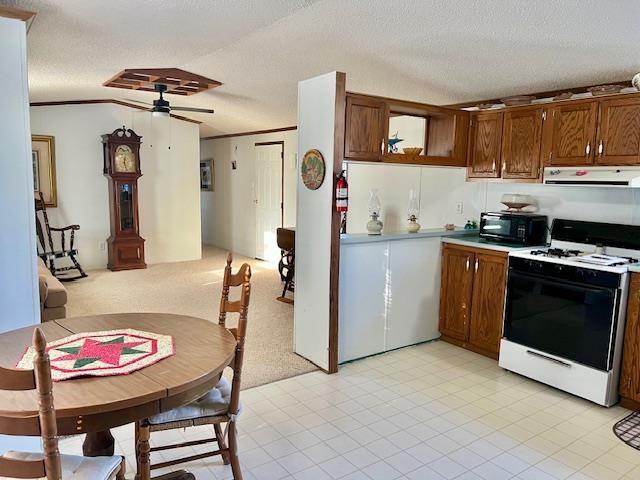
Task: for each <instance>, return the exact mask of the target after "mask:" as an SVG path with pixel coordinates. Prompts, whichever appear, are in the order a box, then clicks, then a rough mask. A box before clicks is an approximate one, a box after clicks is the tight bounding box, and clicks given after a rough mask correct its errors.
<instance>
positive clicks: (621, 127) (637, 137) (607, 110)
mask: <svg viewBox="0 0 640 480" xmlns="http://www.w3.org/2000/svg"><path fill="white" fill-rule="evenodd" d="M596 164H598V165H636V164H640V99H639V98H628V99H622V98H621V99H617V100H604V101H602V102H600V126H599V130H598V146H597V152H596Z"/></svg>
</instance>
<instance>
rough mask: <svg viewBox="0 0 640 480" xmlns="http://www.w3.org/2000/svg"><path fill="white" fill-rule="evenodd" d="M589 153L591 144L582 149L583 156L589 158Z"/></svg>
mask: <svg viewBox="0 0 640 480" xmlns="http://www.w3.org/2000/svg"><path fill="white" fill-rule="evenodd" d="M590 153H591V142H589V143H587V146H586V148H585V149H584V154H585V156H587V157H588V156H589V154H590Z"/></svg>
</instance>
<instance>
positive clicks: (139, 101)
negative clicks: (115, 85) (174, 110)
mask: <svg viewBox="0 0 640 480" xmlns="http://www.w3.org/2000/svg"><path fill="white" fill-rule="evenodd" d="M123 100H125V101H127V102H135V103H141V104H142V105H149V106H151V107H153V103H149V102H143V101H142V100H134V99H133V98H123Z"/></svg>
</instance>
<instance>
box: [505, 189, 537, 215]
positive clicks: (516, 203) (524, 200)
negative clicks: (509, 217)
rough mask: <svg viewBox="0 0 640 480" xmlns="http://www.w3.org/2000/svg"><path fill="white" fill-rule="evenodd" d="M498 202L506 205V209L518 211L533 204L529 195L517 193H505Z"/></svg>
mask: <svg viewBox="0 0 640 480" xmlns="http://www.w3.org/2000/svg"><path fill="white" fill-rule="evenodd" d="M500 203H502V204H503V205H506V206H507V209H508V211H510V212H518V211H520V210H522V209H523V208H525V207H528V206H530V205H534V204H535V201H534V200H533V198H531V197H530V196H529V195H521V194H519V193H505V194H504V195H502V198H501V199H500Z"/></svg>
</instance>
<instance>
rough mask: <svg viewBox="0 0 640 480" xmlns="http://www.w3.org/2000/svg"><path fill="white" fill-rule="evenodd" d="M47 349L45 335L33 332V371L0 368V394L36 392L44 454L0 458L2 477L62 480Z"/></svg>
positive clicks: (38, 330) (36, 331)
mask: <svg viewBox="0 0 640 480" xmlns="http://www.w3.org/2000/svg"><path fill="white" fill-rule="evenodd" d="M46 346H47V341H46V339H45V337H44V334H43V333H42V331H41V330H40V329H39V328H36V329H35V331H34V332H33V347H34V349H35V351H36V358H35V360H34V362H33V367H34V369H33V370H16V369H9V368H0V390H35V389H37V390H38V404H39V426H40V435H41V436H42V445H43V450H44V459H43V460H15V459H10V458H2V457H0V476H1V477H12V478H42V477H46V478H47V480H61V479H62V465H61V463H60V452H59V451H58V428H57V426H56V412H55V409H54V406H53V382H52V380H51V364H50V362H49V354H48V353H47V352H46ZM0 433H1V432H0Z"/></svg>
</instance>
